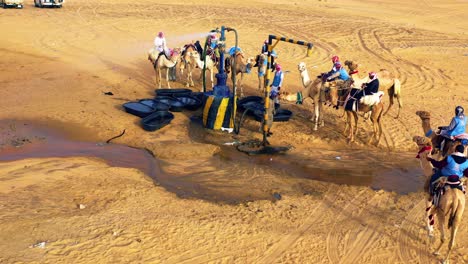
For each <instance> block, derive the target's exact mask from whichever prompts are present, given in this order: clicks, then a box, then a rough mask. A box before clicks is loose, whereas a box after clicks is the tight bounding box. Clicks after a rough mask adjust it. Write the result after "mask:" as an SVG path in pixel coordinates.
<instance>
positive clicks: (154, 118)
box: [141, 111, 174, 131]
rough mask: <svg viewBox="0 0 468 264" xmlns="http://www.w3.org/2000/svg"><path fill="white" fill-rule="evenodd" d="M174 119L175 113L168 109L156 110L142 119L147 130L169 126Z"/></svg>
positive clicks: (142, 124) (142, 123)
mask: <svg viewBox="0 0 468 264" xmlns="http://www.w3.org/2000/svg"><path fill="white" fill-rule="evenodd" d="M172 119H174V115H173V114H172V113H170V112H168V111H156V112H154V113H152V114H151V115H149V116H147V117H145V118H143V119H141V126H142V127H143V129H144V130H146V131H156V130H158V129H161V128H163V127H165V126H167V125H168V124H169V123H171V121H172Z"/></svg>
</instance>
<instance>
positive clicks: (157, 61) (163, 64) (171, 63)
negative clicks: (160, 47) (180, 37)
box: [148, 48, 180, 88]
mask: <svg viewBox="0 0 468 264" xmlns="http://www.w3.org/2000/svg"><path fill="white" fill-rule="evenodd" d="M158 54H159V53H158V52H157V51H155V50H154V49H151V50H150V51H149V52H148V60H149V61H150V62H151V64H153V68H154V72H155V81H156V84H157V85H158V88H161V70H162V69H166V82H167V88H171V85H170V83H169V69H170V68H173V67H175V65H176V63H177V60H178V59H179V57H180V48H175V49H173V50H172V54H171V58H170V59H167V58H166V56H164V55H161V56H159V58H158Z"/></svg>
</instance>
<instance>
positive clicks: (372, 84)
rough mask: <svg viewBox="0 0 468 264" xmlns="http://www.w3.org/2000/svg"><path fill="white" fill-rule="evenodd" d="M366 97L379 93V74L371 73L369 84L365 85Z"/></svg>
mask: <svg viewBox="0 0 468 264" xmlns="http://www.w3.org/2000/svg"><path fill="white" fill-rule="evenodd" d="M362 88H363V90H364V95H372V94H375V93H377V92H378V91H379V79H378V78H377V73H375V72H369V82H367V83H365V84H363V87H362Z"/></svg>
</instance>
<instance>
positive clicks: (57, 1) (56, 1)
mask: <svg viewBox="0 0 468 264" xmlns="http://www.w3.org/2000/svg"><path fill="white" fill-rule="evenodd" d="M63 2H64V0H34V5H35V6H36V7H45V6H50V7H62V4H63Z"/></svg>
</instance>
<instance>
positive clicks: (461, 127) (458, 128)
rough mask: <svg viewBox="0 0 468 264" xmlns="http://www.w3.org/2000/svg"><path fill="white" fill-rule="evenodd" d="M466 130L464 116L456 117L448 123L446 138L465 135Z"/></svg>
mask: <svg viewBox="0 0 468 264" xmlns="http://www.w3.org/2000/svg"><path fill="white" fill-rule="evenodd" d="M465 130H466V116H463V117H462V118H460V117H458V116H456V117H454V118H453V119H452V122H450V126H449V127H448V129H447V135H448V136H458V135H460V134H463V133H465Z"/></svg>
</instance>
